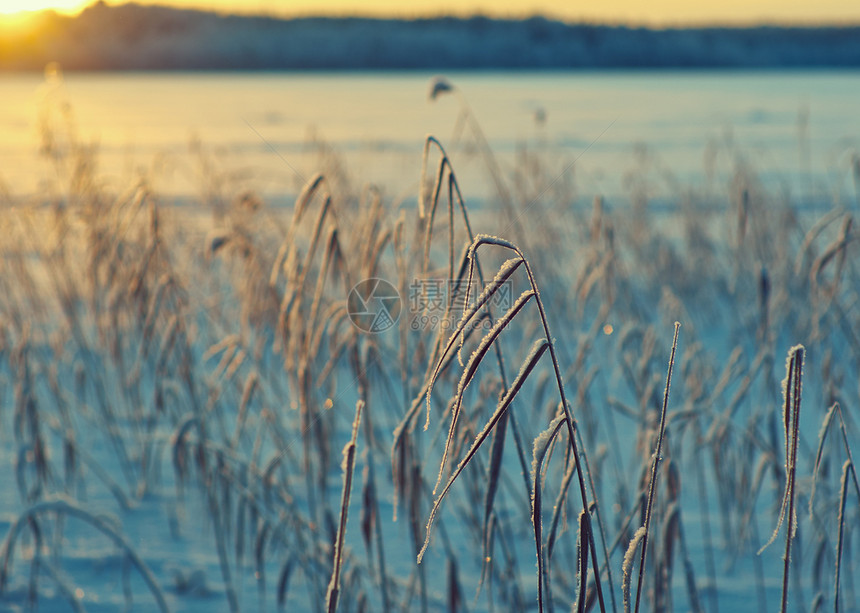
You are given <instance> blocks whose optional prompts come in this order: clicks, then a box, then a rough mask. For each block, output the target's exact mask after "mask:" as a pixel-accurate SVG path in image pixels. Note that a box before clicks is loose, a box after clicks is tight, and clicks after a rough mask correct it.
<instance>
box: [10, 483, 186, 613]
mask: <svg viewBox="0 0 860 613" xmlns="http://www.w3.org/2000/svg"><path fill="white" fill-rule="evenodd" d="M46 513H51V514H57V515H67V516H71V517H75V518H77V519H80V520H82V521H84V522H86V523H88V524H90V525H91V526H92V527H94V528H95V529H96V530H98V531H99V532H101V533H102V534H104V535H105V536H106V537H108V538H109V539H110V540H111V541H113V543H114V544H115V545H116V546H117V547H118V548H119V549H121V550H122V551H123V552H124V554H125V555H126V556H127V557H128V559H129V560H130V561H131V562H132V564H134V566H135V568H137V570H138V572H139V573H140V575H141V577H142V578H143V580H144V582H145V583H146V585H147V587H148V588H149V590H150V592H152V596H153V598H154V599H155V602H156V604H157V605H158V608H159V610H161V611H162V612H163V613H166V612H168V611H169V610H170V609H169V607H168V606H167V601H166V600H165V598H164V593H163V592H162V591H161V587H159V585H158V581H157V580H156V579H155V576H154V575H153V574H152V571H151V570H150V569H149V567H148V566H147V564H146V562H144V561H143V559H142V558H140V556H139V555H138V554H137V552H136V551H135V550H134V548H133V547H132V545H131V543H129V542H128V539H126V538H125V537H124V536H123V535H122V534H120V533H119V531H118V530H117V529H116V528H115V527H114V526H113V525H112V524H111V522H109V521H106V520H105V519H104V518H102V517H98V516H96V515H93V514H92V513H90V512H89V511H87V510H86V509H84V508H83V507H81V506H80V505H78V504H77V503H76V502H73V501H72V500H69V499H68V498H66V497H65V496H55V497H53V498H49V499H45V500H42V501H40V502H37V503H35V504H33V505H31V506H30V507H28V508H27V509H26V510H24V511H23V512H22V513H21V514H20V515H19V516H18V517H17V518H16V519H15V521H14V523H13V524H12V526H11V527H10V529H9V532H8V533H7V534H6V538H5V539H3V543H2V544H0V559H2V565H0V592H2V591H3V590H4V589H5V586H6V579H7V575H8V573H9V570H10V568H11V565H12V557H13V556H14V551H15V540H16V538H17V536H18V534H19V533H20V532H21V530H22V529H23V527H24V526H25V525H28V524H29V523H30V522H31V521H32V520H34V519H35V518H37V517H38V516H40V515H42V514H46Z"/></svg>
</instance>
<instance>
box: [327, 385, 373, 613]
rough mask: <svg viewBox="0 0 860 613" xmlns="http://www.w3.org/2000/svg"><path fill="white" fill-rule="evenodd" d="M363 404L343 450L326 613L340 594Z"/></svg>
mask: <svg viewBox="0 0 860 613" xmlns="http://www.w3.org/2000/svg"><path fill="white" fill-rule="evenodd" d="M363 407H364V402H362V401H361V400H359V401H358V403H357V404H356V405H355V419H354V420H353V422H352V436H351V437H350V439H349V442H348V443H347V444H346V445H345V446H344V448H343V464H342V465H341V468H342V469H343V493H342V494H341V500H340V522H339V524H338V529H337V538H336V540H335V548H334V562H333V567H332V574H331V580H330V581H329V584H328V590H327V591H326V597H325V600H326V609H327V610H328V613H335V611H337V599H338V595H339V594H340V571H341V564H342V563H343V539H344V537H345V536H346V518H347V514H348V512H349V497H350V491H351V489H352V474H353V470H354V468H355V444H356V439H357V438H358V426H359V424H360V423H361V410H362V408H363Z"/></svg>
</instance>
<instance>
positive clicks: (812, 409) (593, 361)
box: [0, 128, 860, 613]
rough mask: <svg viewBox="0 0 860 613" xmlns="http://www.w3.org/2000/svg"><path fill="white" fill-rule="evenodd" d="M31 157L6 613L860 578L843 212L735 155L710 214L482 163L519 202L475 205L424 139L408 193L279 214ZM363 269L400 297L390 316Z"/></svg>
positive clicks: (362, 196) (786, 596)
mask: <svg viewBox="0 0 860 613" xmlns="http://www.w3.org/2000/svg"><path fill="white" fill-rule="evenodd" d="M46 129H47V128H46ZM44 140H45V143H47V145H50V144H51V143H57V142H60V139H57V138H46V139H44ZM47 145H46V146H47ZM480 154H481V156H482V157H481V159H482V160H485V159H486V156H491V155H492V153H491V152H490V151H488V149H481V150H480ZM45 155H46V158H47V160H48V163H50V164H52V165H53V167H54V170H55V176H56V177H57V179H56V182H55V183H54V184H53V187H52V189H51V190H50V192H49V193H47V194H45V195H44V196H40V197H38V198H34V199H33V200H30V201H23V200H21V201H13V200H11V199H10V200H8V201H6V202H4V203H2V207H3V213H2V215H3V217H2V219H3V232H2V236H0V407H2V412H0V458H2V460H3V462H4V464H5V465H6V466H7V468H8V470H6V471H3V474H4V476H3V477H0V479H2V481H0V483H2V485H3V486H4V487H3V491H4V492H5V494H4V497H3V498H2V500H0V514H2V525H0V536H2V538H3V541H2V545H0V561H2V568H0V590H2V594H3V595H2V597H3V599H5V602H7V603H9V606H10V608H12V609H13V610H27V609H29V608H33V609H35V608H36V607H38V608H39V609H40V610H49V611H50V610H57V611H58V610H67V609H69V608H73V609H75V610H100V609H105V610H112V609H116V608H117V607H121V606H123V605H127V606H132V605H133V607H134V610H138V609H139V610H183V611H201V610H209V609H210V608H211V607H212V605H213V603H215V604H216V606H217V607H219V608H225V607H226V608H227V609H229V610H231V611H241V610H244V611H248V610H255V609H260V610H272V609H275V608H277V607H280V608H283V609H287V610H309V611H329V612H331V611H334V610H341V611H376V610H384V611H389V610H390V611H395V610H397V611H413V610H420V611H442V610H447V611H467V610H469V611H471V610H479V611H495V610H535V609H537V610H540V611H553V610H558V611H561V610H575V611H589V610H600V611H613V613H614V612H616V611H618V610H624V611H627V610H631V609H632V610H640V609H642V610H654V611H673V610H679V611H680V610H692V611H706V612H707V613H717V611H719V610H749V611H752V610H772V609H774V608H775V607H776V602H777V601H778V600H779V601H780V602H781V603H782V604H781V607H782V610H784V611H800V610H802V611H808V610H827V609H831V608H832V609H833V610H835V611H837V612H838V611H849V610H855V609H856V608H857V606H858V604H860V602H858V595H857V593H856V589H857V585H856V583H857V580H858V578H860V576H858V566H857V562H856V560H857V548H858V544H857V541H858V534H857V526H858V525H860V522H858V509H860V486H858V481H857V473H856V465H855V464H854V461H853V456H852V451H854V450H856V449H857V447H858V434H857V432H858V423H857V417H856V416H857V415H858V412H857V411H858V407H860V379H858V376H857V373H858V372H860V368H858V366H860V364H858V361H860V340H858V338H860V336H858V335H860V327H858V322H860V304H858V300H857V293H856V288H857V287H858V286H860V270H858V266H857V263H858V261H860V260H858V258H857V255H858V254H857V240H856V238H857V236H856V231H855V229H854V228H855V224H854V222H853V215H854V214H855V208H854V207H850V206H845V205H842V204H840V203H839V202H833V203H830V202H821V203H817V205H818V206H817V208H813V209H810V208H804V209H801V208H799V207H796V206H794V205H793V204H792V202H791V201H790V200H789V199H785V198H778V197H777V196H776V195H774V194H772V193H770V192H768V191H767V190H766V189H764V188H763V187H762V186H761V184H760V183H758V182H757V181H756V180H755V177H754V173H753V169H752V168H750V167H749V166H738V169H737V172H736V174H734V175H733V176H732V177H730V181H729V182H728V185H729V186H728V187H727V188H726V190H725V191H724V193H723V199H722V200H721V201H720V202H719V205H718V206H708V207H704V206H701V207H699V206H695V203H694V202H692V201H691V200H690V199H689V198H688V197H686V196H683V197H682V196H681V195H679V197H678V198H679V199H678V202H677V203H673V206H672V207H671V208H669V209H668V210H654V209H652V208H649V203H648V198H647V193H646V191H647V190H645V188H644V187H641V189H642V190H643V191H637V190H638V189H640V188H637V187H635V186H645V185H647V182H648V177H647V176H643V177H640V178H639V180H636V181H631V185H633V186H634V188H633V190H634V191H633V192H632V193H631V200H630V202H629V203H617V204H615V205H612V206H610V204H609V203H606V202H604V201H603V199H601V198H599V197H598V198H596V199H595V200H594V202H593V207H591V208H590V209H589V208H587V207H584V206H582V205H581V203H579V202H578V201H577V200H576V199H575V198H573V197H572V196H569V197H566V196H565V195H564V194H563V193H561V192H557V191H549V192H548V191H547V190H548V189H549V187H552V185H553V183H554V181H553V180H552V177H551V176H550V175H549V174H548V173H545V172H540V169H539V168H538V169H536V170H535V172H534V174H533V176H532V177H531V178H530V180H531V181H533V182H534V185H532V186H531V188H530V189H531V191H534V192H536V193H542V194H543V193H548V194H550V196H551V198H550V196H547V198H548V199H552V200H554V201H553V202H542V201H533V200H531V199H529V198H528V197H526V196H525V193H524V192H523V193H520V192H519V191H518V190H517V189H514V188H509V187H508V184H506V183H505V181H506V180H507V179H506V177H505V176H504V173H502V171H501V168H502V167H501V166H500V165H498V164H496V163H495V162H493V163H492V168H491V169H490V170H491V174H492V179H493V187H494V188H495V190H496V191H497V192H499V193H505V194H506V195H505V200H506V202H508V204H506V205H505V206H504V207H502V209H501V211H497V210H496V209H495V208H494V205H493V203H492V202H489V203H486V204H484V205H479V206H473V207H470V206H468V205H467V202H466V197H464V195H465V194H467V189H466V188H465V187H464V186H461V185H460V184H459V182H458V180H457V175H456V172H455V168H454V164H453V162H452V158H450V157H449V156H448V154H447V152H446V151H445V149H444V147H443V145H442V143H441V142H440V141H438V140H436V139H435V138H432V137H431V138H428V139H427V141H426V143H425V148H424V165H423V168H421V169H416V176H420V177H421V184H420V187H419V190H418V193H417V194H415V196H416V199H417V206H416V205H414V204H412V203H410V202H408V201H394V200H392V199H391V198H389V197H388V196H386V194H385V192H384V190H382V189H380V188H374V187H370V186H368V187H365V188H362V189H352V188H350V187H349V182H348V181H346V180H345V178H344V177H343V175H342V174H339V172H340V171H339V170H338V166H337V165H336V164H333V165H331V166H330V167H322V168H320V172H319V174H317V175H316V176H314V177H312V178H311V179H310V180H309V181H308V182H307V183H306V186H305V188H304V189H303V190H302V192H301V193H300V194H299V195H298V197H297V199H296V202H295V205H294V207H292V210H285V209H280V208H277V207H271V206H267V205H266V203H265V202H264V201H263V200H262V199H261V198H258V197H256V196H254V195H253V194H248V193H241V194H239V193H236V194H232V193H229V192H228V193H224V192H223V190H225V189H226V188H225V187H224V185H225V183H224V182H221V181H218V180H217V179H218V178H217V177H210V179H211V180H212V184H211V185H207V186H206V188H205V189H203V190H201V191H202V192H204V193H208V194H213V193H216V192H217V193H219V194H220V195H219V197H218V198H213V199H212V200H204V201H202V202H200V203H199V205H198V206H197V207H196V208H194V210H189V208H188V207H180V206H171V205H169V204H165V202H164V201H163V198H162V197H161V196H159V194H157V193H154V191H153V190H152V188H151V187H150V186H149V184H148V183H147V181H146V179H142V180H141V181H140V182H139V183H138V184H135V185H133V186H131V187H130V188H129V189H128V191H126V192H124V193H111V192H110V191H109V190H107V189H106V188H105V187H103V182H102V180H101V178H100V176H99V173H98V169H97V158H96V156H95V153H94V151H93V148H92V147H89V146H86V145H84V144H80V143H77V142H75V141H74V139H73V138H71V139H69V140H68V141H67V147H66V148H64V149H63V150H57V149H51V148H50V147H48V148H47V149H46V150H45ZM487 163H489V162H487ZM539 163H540V160H538V159H534V160H531V161H530V166H529V168H534V164H539ZM434 168H435V171H434V170H433V169H434ZM526 170H527V168H526V166H523V167H520V168H517V169H516V173H518V174H519V175H522V174H523V173H525V172H526ZM541 181H543V182H544V183H545V184H543V183H541ZM218 190H222V191H221V192H219V191H218ZM505 190H507V191H505ZM500 197H501V196H500ZM10 198H11V197H10ZM566 198H567V199H566ZM219 202H220V203H221V204H217V203H219ZM514 225H516V227H517V231H516V232H513V231H512V230H511V228H512V227H513V226H514ZM485 232H486V233H485ZM514 234H518V235H520V236H521V237H522V238H523V239H524V242H523V243H522V244H521V243H520V242H519V240H518V239H517V240H513V239H511V238H510V236H512V235H514ZM370 278H381V279H385V280H387V281H388V282H389V283H391V284H392V285H393V286H394V287H396V288H397V289H398V291H399V293H400V296H401V299H402V303H403V309H402V312H401V314H400V319H399V321H398V322H397V324H396V325H395V326H394V327H392V328H391V329H389V330H386V331H384V332H381V333H379V334H368V333H366V332H363V331H361V330H360V329H359V328H358V327H356V326H355V325H353V323H352V322H351V320H350V316H349V312H348V302H347V296H348V294H349V292H350V290H351V289H352V288H353V287H354V286H355V285H356V284H357V283H358V282H359V281H362V280H364V279H370ZM427 279H444V280H445V281H447V282H450V283H449V284H448V285H446V287H448V288H450V291H449V292H448V293H446V294H445V295H444V296H443V300H442V301H441V302H438V301H437V302H431V301H430V299H429V298H430V297H429V296H427V295H426V294H420V293H418V294H416V293H415V289H414V288H415V286H416V284H415V281H416V280H427ZM418 286H419V287H423V288H425V289H423V290H422V291H425V292H426V287H428V286H427V285H424V286H421V285H420V284H419V285H418ZM476 288H477V289H476ZM506 296H507V299H506V300H500V299H501V298H504V297H506ZM412 299H415V300H416V302H418V303H422V304H423V306H422V307H421V308H418V309H416V308H414V306H413V305H412V304H411V302H412ZM430 308H435V309H437V310H438V312H439V314H440V317H439V322H440V324H439V325H438V326H435V327H420V326H418V327H415V326H412V325H410V324H411V323H412V322H414V321H415V319H414V318H415V316H417V315H420V314H421V313H420V312H421V310H422V309H423V310H425V311H426V310H427V309H430ZM676 321H677V322H680V323H681V325H682V327H681V328H680V333H679V328H678V327H677V325H676V326H675V327H674V338H673V323H674V322H676ZM798 343H802V344H803V348H799V347H797V346H796V345H797V344H798ZM789 348H792V349H789ZM785 355H788V356H789V359H788V366H787V369H788V375H787V378H786V380H785V382H784V383H783V386H782V393H783V397H782V399H780V384H779V382H778V377H779V376H780V374H781V373H779V372H778V370H779V366H780V364H781V363H782V358H783V356H785ZM667 364H668V365H669V369H668V372H667V371H666V367H667ZM801 365H802V369H801ZM801 376H802V380H803V381H802V382H803V395H802V399H801V393H800V391H801V385H800V384H801ZM670 383H671V396H670V395H669V387H670ZM801 400H802V409H801ZM780 416H782V417H780ZM781 418H782V424H783V426H782V428H780V426H779V424H780V419H781ZM780 430H782V431H783V432H780ZM814 432H819V435H818V444H817V446H816V445H815V444H814V443H813V440H814V439H813V434H811V433H814ZM801 509H806V510H808V512H801V511H800V510H801ZM782 523H785V524H786V526H785V531H786V545H785V550H784V555H780V553H779V552H774V551H773V550H775V549H776V547H772V548H766V547H763V545H766V543H767V535H768V534H769V533H770V532H771V530H772V528H773V526H774V525H776V531H775V532H774V537H773V539H772V540H774V539H775V538H776V537H777V536H778V532H779V530H780V526H781V524H782ZM676 569H677V570H678V572H675V570H676ZM132 571H134V572H132ZM634 583H635V591H634V589H633V587H634ZM634 594H635V596H634Z"/></svg>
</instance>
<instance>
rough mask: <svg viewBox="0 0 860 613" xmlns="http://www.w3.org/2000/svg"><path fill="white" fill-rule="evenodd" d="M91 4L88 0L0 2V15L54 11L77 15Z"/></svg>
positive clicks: (12, 0)
mask: <svg viewBox="0 0 860 613" xmlns="http://www.w3.org/2000/svg"><path fill="white" fill-rule="evenodd" d="M87 4H89V2H88V1H87V0H0V14H2V15H12V14H14V13H23V12H34V11H44V10H48V9H50V10H54V11H57V12H59V13H76V12H78V11H80V10H81V9H83V8H84V7H85V6H86V5H87Z"/></svg>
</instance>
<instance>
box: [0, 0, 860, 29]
mask: <svg viewBox="0 0 860 613" xmlns="http://www.w3.org/2000/svg"><path fill="white" fill-rule="evenodd" d="M126 1H132V0H107V4H110V5H118V4H123V3H124V2H126ZM133 1H135V2H137V3H139V4H159V5H165V6H173V7H177V8H190V9H198V10H209V11H217V12H221V13H238V14H266V15H273V16H277V17H295V16H308V15H330V16H346V15H360V16H368V17H400V18H415V17H433V16H440V15H456V16H468V15H475V14H483V15H488V16H491V17H513V18H520V17H527V16H531V15H545V16H547V17H550V18H556V19H562V20H564V21H571V22H583V21H584V22H592V23H594V22H604V23H628V24H642V25H658V26H660V25H664V26H672V25H692V24H696V25H699V24H701V25H704V24H709V23H710V24H754V23H810V24H816V23H847V22H852V23H860V3H858V2H855V1H849V0H819V1H818V2H815V3H810V2H807V1H800V0H720V1H719V2H717V1H715V0H711V1H710V2H702V3H696V2H688V1H686V0H683V1H682V0H652V2H649V3H642V2H641V1H640V0H606V1H605V2H603V3H573V2H570V1H569V0H411V1H410V2H403V0H133ZM94 2H95V0H0V19H3V20H4V21H8V17H7V16H15V17H18V16H24V15H27V14H29V15H32V14H33V13H35V12H38V11H42V10H54V11H56V12H58V13H63V14H67V15H74V14H77V13H79V12H80V11H82V10H83V9H85V8H86V7H87V6H89V5H91V4H93V3H94ZM19 13H20V14H21V15H16V14H19Z"/></svg>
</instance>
